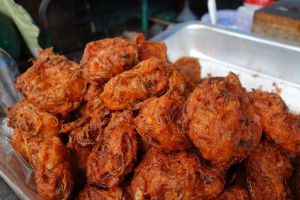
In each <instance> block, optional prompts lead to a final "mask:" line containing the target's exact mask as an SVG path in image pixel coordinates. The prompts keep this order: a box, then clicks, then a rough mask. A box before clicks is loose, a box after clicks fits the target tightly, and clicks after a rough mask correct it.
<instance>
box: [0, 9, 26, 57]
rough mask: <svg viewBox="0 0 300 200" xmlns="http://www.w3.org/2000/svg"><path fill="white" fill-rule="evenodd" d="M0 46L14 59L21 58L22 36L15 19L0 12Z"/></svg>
mask: <svg viewBox="0 0 300 200" xmlns="http://www.w3.org/2000/svg"><path fill="white" fill-rule="evenodd" d="M0 30H1V31H0V48H2V49H4V50H5V51H6V52H8V54H9V55H11V56H12V57H13V58H14V60H19V58H20V53H21V52H20V51H21V45H20V37H19V32H18V30H17V28H16V27H15V25H14V23H13V21H12V20H11V19H10V18H8V17H6V16H4V15H3V14H1V13H0Z"/></svg>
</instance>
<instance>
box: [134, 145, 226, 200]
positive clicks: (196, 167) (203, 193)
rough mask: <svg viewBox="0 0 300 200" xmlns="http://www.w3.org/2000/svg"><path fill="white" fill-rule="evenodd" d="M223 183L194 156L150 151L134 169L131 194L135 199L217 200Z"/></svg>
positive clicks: (184, 153) (220, 178)
mask: <svg viewBox="0 0 300 200" xmlns="http://www.w3.org/2000/svg"><path fill="white" fill-rule="evenodd" d="M223 186H224V180H223V178H222V175H218V174H216V173H215V172H214V171H213V170H211V169H208V168H207V167H206V166H205V165H204V164H202V163H201V162H200V161H199V159H198V157H197V155H196V154H194V153H186V152H180V153H177V154H164V153H162V152H159V151H158V150H157V149H152V150H150V151H148V153H147V154H146V157H145V158H144V159H143V160H142V161H141V162H140V163H139V165H138V166H137V167H136V168H135V170H134V177H133V179H132V181H131V184H130V187H129V193H130V194H131V195H132V199H134V200H146V199H164V200H173V199H183V200H189V199H203V200H208V199H214V198H216V197H217V196H218V195H219V194H220V193H221V191H222V189H223Z"/></svg>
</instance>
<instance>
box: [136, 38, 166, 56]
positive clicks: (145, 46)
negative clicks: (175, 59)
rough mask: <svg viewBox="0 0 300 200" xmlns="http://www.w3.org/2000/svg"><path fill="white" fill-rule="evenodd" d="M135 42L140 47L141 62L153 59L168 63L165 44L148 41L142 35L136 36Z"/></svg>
mask: <svg viewBox="0 0 300 200" xmlns="http://www.w3.org/2000/svg"><path fill="white" fill-rule="evenodd" d="M134 41H135V42H136V44H137V45H138V55H139V61H143V60H147V59H149V58H152V57H155V58H158V59H161V60H163V61H168V56H167V46H166V44H165V43H164V42H154V41H146V40H145V37H144V35H143V34H141V33H139V34H137V35H136V36H135V38H134Z"/></svg>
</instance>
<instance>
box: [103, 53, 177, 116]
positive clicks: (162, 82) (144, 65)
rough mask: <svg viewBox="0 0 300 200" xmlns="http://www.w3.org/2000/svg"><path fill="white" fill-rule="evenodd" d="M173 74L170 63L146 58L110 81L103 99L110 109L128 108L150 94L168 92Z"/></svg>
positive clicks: (105, 87) (105, 88) (106, 85)
mask: <svg viewBox="0 0 300 200" xmlns="http://www.w3.org/2000/svg"><path fill="white" fill-rule="evenodd" d="M171 75H172V67H171V65H170V64H168V63H166V62H164V61H162V60H159V59H156V58H151V59H148V60H145V61H143V62H140V63H139V64H138V65H137V66H136V67H135V68H133V69H132V70H128V71H126V72H124V73H122V74H119V75H117V76H115V77H114V78H112V79H111V80H110V81H108V82H107V83H106V84H105V86H104V90H103V92H102V94H101V100H102V101H103V103H104V104H105V106H106V107H107V108H109V109H110V110H123V109H127V108H129V107H132V106H134V105H135V104H136V103H138V102H139V101H143V100H145V99H146V98H148V97H150V96H153V95H159V94H163V93H164V92H166V90H167V89H168V86H169V85H168V83H169V77H170V76H171Z"/></svg>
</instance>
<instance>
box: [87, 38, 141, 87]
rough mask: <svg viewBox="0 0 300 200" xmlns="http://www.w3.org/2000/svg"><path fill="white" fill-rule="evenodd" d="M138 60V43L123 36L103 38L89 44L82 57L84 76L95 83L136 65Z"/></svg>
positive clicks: (106, 79) (104, 80)
mask: <svg viewBox="0 0 300 200" xmlns="http://www.w3.org/2000/svg"><path fill="white" fill-rule="evenodd" d="M137 62H138V48H137V45H136V44H134V43H132V42H129V41H126V40H124V39H122V38H110V39H103V40H98V41H94V42H90V43H88V44H87V46H86V48H85V51H84V55H83V58H82V61H81V63H82V66H83V77H84V78H85V79H86V80H87V81H89V82H94V83H102V82H106V81H108V80H109V79H110V78H112V77H114V76H115V75H117V74H120V73H122V72H123V71H125V70H128V69H130V68H132V67H134V66H135V65H136V64H137Z"/></svg>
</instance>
